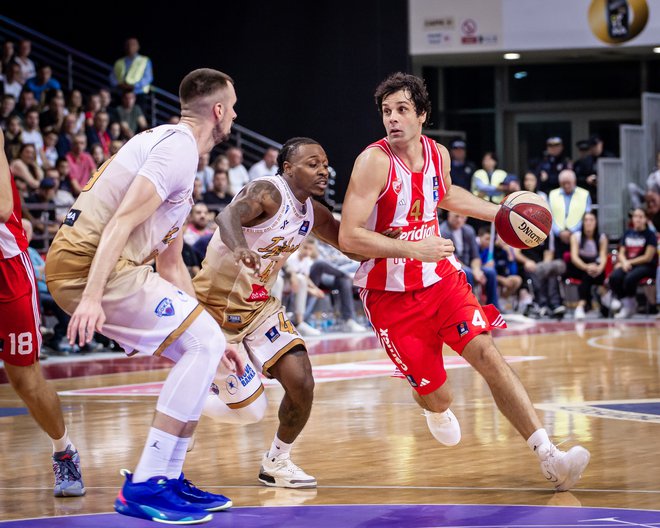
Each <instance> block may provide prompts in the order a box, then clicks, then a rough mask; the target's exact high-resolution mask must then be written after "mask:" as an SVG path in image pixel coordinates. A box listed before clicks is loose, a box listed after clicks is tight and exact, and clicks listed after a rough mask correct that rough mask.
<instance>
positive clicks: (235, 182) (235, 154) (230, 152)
mask: <svg viewBox="0 0 660 528" xmlns="http://www.w3.org/2000/svg"><path fill="white" fill-rule="evenodd" d="M226 155H227V159H228V160H229V171H227V174H228V176H229V194H231V195H233V196H236V195H237V194H238V193H239V192H240V190H241V189H242V188H243V187H244V186H245V185H246V184H247V183H248V182H249V181H250V177H249V175H248V171H247V169H246V168H245V165H243V151H242V150H241V149H240V148H239V147H229V148H228V149H227V152H226Z"/></svg>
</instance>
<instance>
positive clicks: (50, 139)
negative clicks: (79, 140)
mask: <svg viewBox="0 0 660 528" xmlns="http://www.w3.org/2000/svg"><path fill="white" fill-rule="evenodd" d="M57 138H58V136H57V132H55V131H54V130H51V131H49V132H46V133H45V134H44V147H43V152H42V153H41V159H42V165H43V168H44V169H54V168H55V163H56V162H57V158H58V157H59V156H58V154H57Z"/></svg>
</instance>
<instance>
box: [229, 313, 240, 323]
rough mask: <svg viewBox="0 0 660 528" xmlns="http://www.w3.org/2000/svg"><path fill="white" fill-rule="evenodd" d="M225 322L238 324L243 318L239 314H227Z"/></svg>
mask: <svg viewBox="0 0 660 528" xmlns="http://www.w3.org/2000/svg"><path fill="white" fill-rule="evenodd" d="M227 322H228V323H233V324H238V323H242V322H243V318H242V317H241V316H240V315H228V316H227Z"/></svg>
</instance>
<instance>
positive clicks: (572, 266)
mask: <svg viewBox="0 0 660 528" xmlns="http://www.w3.org/2000/svg"><path fill="white" fill-rule="evenodd" d="M607 245H608V240H607V235H606V234H605V233H600V232H599V231H598V218H597V217H596V214H595V213H592V212H588V213H585V214H584V217H583V218H582V229H581V230H580V231H578V232H576V233H573V234H572V235H571V258H570V260H569V262H568V267H567V269H566V276H567V277H571V278H574V279H578V280H579V281H580V284H579V285H578V296H579V301H578V304H577V306H576V308H575V319H584V318H585V314H586V312H588V311H589V310H591V309H592V293H591V292H592V289H593V287H594V286H597V285H602V284H603V282H604V281H605V265H606V264H607Z"/></svg>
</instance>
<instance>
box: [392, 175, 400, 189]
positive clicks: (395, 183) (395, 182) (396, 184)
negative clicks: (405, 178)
mask: <svg viewBox="0 0 660 528" xmlns="http://www.w3.org/2000/svg"><path fill="white" fill-rule="evenodd" d="M395 178H396V179H395V180H393V181H392V190H393V191H394V194H399V193H400V192H401V186H402V183H401V179H400V178H399V175H398V174H397V175H396V176H395Z"/></svg>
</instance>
